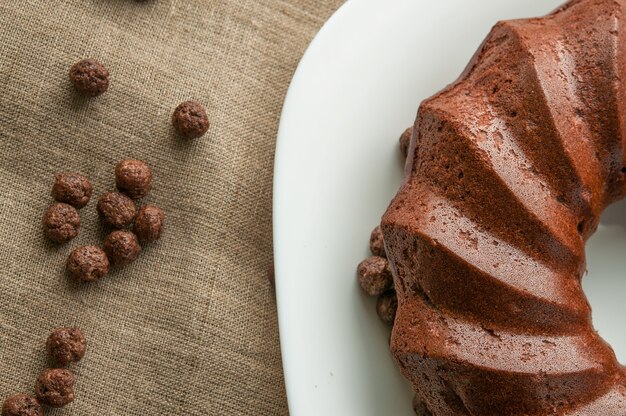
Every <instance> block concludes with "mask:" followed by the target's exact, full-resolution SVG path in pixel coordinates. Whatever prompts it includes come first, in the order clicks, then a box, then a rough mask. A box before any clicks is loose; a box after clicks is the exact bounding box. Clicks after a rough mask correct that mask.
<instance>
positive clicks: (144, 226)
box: [133, 205, 165, 243]
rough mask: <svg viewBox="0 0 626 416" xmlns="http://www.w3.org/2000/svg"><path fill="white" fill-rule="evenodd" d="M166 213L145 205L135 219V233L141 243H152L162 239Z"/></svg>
mask: <svg viewBox="0 0 626 416" xmlns="http://www.w3.org/2000/svg"><path fill="white" fill-rule="evenodd" d="M164 221H165V213H164V212H163V210H162V209H161V208H159V207H156V206H154V205H144V206H142V207H141V208H140V209H139V212H138V213H137V217H136V218H135V226H134V228H133V231H134V232H135V234H137V238H139V241H141V242H146V243H149V242H152V241H156V240H158V239H159V238H161V233H162V232H163V222H164Z"/></svg>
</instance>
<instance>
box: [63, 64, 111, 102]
mask: <svg viewBox="0 0 626 416" xmlns="http://www.w3.org/2000/svg"><path fill="white" fill-rule="evenodd" d="M70 81H72V84H74V87H75V88H76V89H77V90H78V91H79V92H81V93H83V94H85V95H88V96H90V97H95V96H97V95H100V94H102V93H103V92H105V91H106V90H107V89H108V88H109V71H108V70H107V69H106V68H105V67H104V66H103V65H102V64H101V63H100V62H98V61H96V60H95V59H83V60H82V61H79V62H76V63H75V64H74V65H72V67H71V68H70Z"/></svg>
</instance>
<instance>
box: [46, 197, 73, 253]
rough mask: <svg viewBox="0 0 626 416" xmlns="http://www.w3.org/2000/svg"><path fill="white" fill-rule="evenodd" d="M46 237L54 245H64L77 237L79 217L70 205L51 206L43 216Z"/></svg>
mask: <svg viewBox="0 0 626 416" xmlns="http://www.w3.org/2000/svg"><path fill="white" fill-rule="evenodd" d="M43 227H44V233H45V234H46V237H48V239H50V240H51V241H53V242H55V243H59V244H61V243H66V242H68V241H70V240H71V239H73V238H75V237H76V236H77V235H78V229H79V228H80V215H79V214H78V211H76V208H74V207H73V206H71V205H68V204H64V203H62V202H58V203H56V204H52V205H51V206H50V207H49V208H48V209H47V210H46V212H45V214H44V216H43Z"/></svg>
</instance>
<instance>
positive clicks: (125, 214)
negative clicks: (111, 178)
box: [96, 192, 137, 228]
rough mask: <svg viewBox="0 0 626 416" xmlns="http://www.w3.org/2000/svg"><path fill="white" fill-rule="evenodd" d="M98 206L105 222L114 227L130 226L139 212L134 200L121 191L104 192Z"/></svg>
mask: <svg viewBox="0 0 626 416" xmlns="http://www.w3.org/2000/svg"><path fill="white" fill-rule="evenodd" d="M96 208H97V210H98V214H100V218H102V221H103V222H104V224H105V225H107V226H109V227H114V228H126V227H128V226H129V225H130V224H132V222H133V220H134V219H135V214H136V213H137V207H136V206H135V203H134V202H133V200H132V199H130V198H129V197H127V196H126V195H124V194H121V193H119V192H107V193H105V194H102V196H100V198H98V205H97V207H96Z"/></svg>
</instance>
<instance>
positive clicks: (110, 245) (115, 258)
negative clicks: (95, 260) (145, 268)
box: [104, 231, 141, 266]
mask: <svg viewBox="0 0 626 416" xmlns="http://www.w3.org/2000/svg"><path fill="white" fill-rule="evenodd" d="M104 252H105V253H106V254H107V256H108V258H109V261H110V262H111V263H112V264H115V265H119V266H123V265H126V264H129V263H132V262H133V261H135V260H136V259H137V257H139V254H140V253H141V246H140V245H139V240H138V239H137V236H136V235H135V234H134V233H132V232H130V231H113V232H112V233H111V234H109V235H108V236H107V237H106V238H105V240H104Z"/></svg>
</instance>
